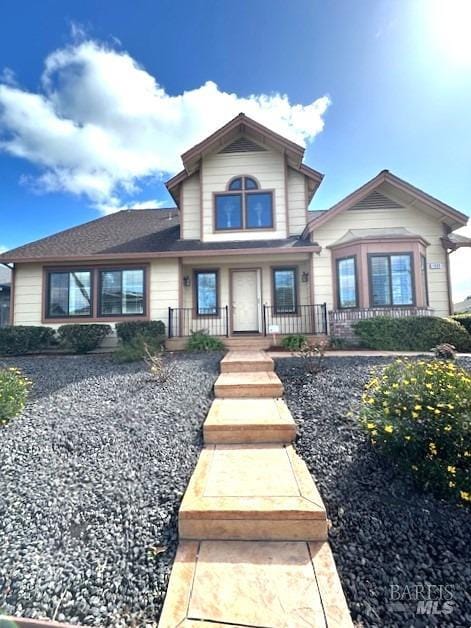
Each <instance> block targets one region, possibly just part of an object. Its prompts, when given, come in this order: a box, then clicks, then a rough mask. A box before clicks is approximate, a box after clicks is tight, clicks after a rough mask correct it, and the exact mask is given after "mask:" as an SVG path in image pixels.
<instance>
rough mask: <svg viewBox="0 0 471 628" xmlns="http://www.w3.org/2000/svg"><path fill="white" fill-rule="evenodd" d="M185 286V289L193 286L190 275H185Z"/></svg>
mask: <svg viewBox="0 0 471 628" xmlns="http://www.w3.org/2000/svg"><path fill="white" fill-rule="evenodd" d="M183 285H184V286H185V288H189V287H190V286H191V279H190V276H189V275H185V276H184V277H183Z"/></svg>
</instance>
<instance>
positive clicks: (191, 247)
mask: <svg viewBox="0 0 471 628" xmlns="http://www.w3.org/2000/svg"><path fill="white" fill-rule="evenodd" d="M294 248H295V249H296V251H300V250H302V249H305V250H306V251H307V250H309V251H315V250H317V249H318V248H319V247H317V245H316V244H313V243H312V242H310V241H309V240H303V239H300V238H299V237H291V238H286V239H278V240H249V241H232V242H201V241H200V240H180V225H179V219H178V214H177V211H176V210H175V209H174V208H173V209H127V210H124V211H120V212H116V213H114V214H110V215H108V216H103V217H102V218H98V219H97V220H92V221H91V222H87V223H85V224H83V225H79V226H77V227H72V228H71V229H66V230H65V231H61V232H59V233H56V234H54V235H52V236H48V237H46V238H42V239H41V240H37V241H36V242H31V243H29V244H25V245H24V246H20V247H18V248H16V249H13V250H11V251H7V252H6V253H3V254H2V255H0V262H1V261H2V260H3V261H9V262H27V261H35V260H41V261H57V262H61V261H67V260H74V259H75V260H82V261H83V260H93V259H100V258H103V259H113V258H114V259H116V257H120V258H121V257H127V258H136V259H142V258H148V257H164V256H166V257H177V256H178V255H181V254H182V253H192V254H195V255H197V254H198V253H209V254H211V252H219V251H220V252H223V253H225V254H231V251H234V252H235V253H237V252H239V253H240V251H241V250H243V249H250V250H251V251H252V252H253V251H255V250H258V251H260V250H261V251H265V250H267V249H277V250H278V251H280V252H285V251H286V252H289V251H290V250H292V249H294Z"/></svg>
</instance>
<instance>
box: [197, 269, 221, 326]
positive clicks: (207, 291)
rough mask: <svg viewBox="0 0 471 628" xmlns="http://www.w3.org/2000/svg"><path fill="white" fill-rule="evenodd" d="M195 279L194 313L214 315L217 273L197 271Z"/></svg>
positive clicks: (215, 312)
mask: <svg viewBox="0 0 471 628" xmlns="http://www.w3.org/2000/svg"><path fill="white" fill-rule="evenodd" d="M195 280H196V282H195V283H196V313H197V315H198V316H215V315H216V314H217V312H218V310H217V308H218V294H217V273H216V271H198V272H196V273H195Z"/></svg>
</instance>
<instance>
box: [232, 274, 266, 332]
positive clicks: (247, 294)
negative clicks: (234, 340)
mask: <svg viewBox="0 0 471 628" xmlns="http://www.w3.org/2000/svg"><path fill="white" fill-rule="evenodd" d="M259 310H260V298H259V273H258V271H257V270H233V271H232V331H234V332H244V331H245V332H250V331H251V332H255V333H258V331H259Z"/></svg>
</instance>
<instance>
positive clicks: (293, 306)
mask: <svg viewBox="0 0 471 628" xmlns="http://www.w3.org/2000/svg"><path fill="white" fill-rule="evenodd" d="M273 302H274V306H275V314H296V312H297V276H296V268H274V269H273Z"/></svg>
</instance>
